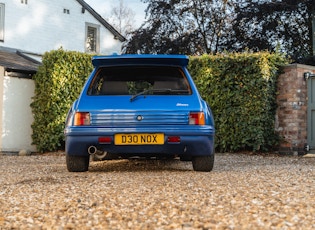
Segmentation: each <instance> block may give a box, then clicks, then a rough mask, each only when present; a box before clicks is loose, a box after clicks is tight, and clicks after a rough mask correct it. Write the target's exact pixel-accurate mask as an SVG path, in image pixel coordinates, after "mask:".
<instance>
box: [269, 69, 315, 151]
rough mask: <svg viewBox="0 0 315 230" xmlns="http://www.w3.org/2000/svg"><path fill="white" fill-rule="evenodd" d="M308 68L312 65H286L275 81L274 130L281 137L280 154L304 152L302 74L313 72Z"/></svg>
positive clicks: (305, 109) (304, 116) (304, 82)
mask: <svg viewBox="0 0 315 230" xmlns="http://www.w3.org/2000/svg"><path fill="white" fill-rule="evenodd" d="M311 69H312V67H311V66H306V65H300V64H292V65H289V66H286V67H285V69H284V71H285V72H284V73H283V74H281V75H280V76H279V78H278V96H277V104H278V108H277V113H276V125H275V130H276V131H277V132H278V133H279V135H280V138H281V139H280V145H279V152H280V153H285V154H295V155H296V154H303V153H304V146H305V144H306V143H307V83H306V81H305V79H304V75H303V74H304V72H312V70H311ZM313 69H314V67H313Z"/></svg>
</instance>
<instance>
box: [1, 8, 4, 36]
mask: <svg viewBox="0 0 315 230" xmlns="http://www.w3.org/2000/svg"><path fill="white" fill-rule="evenodd" d="M0 41H4V4H3V3H0Z"/></svg>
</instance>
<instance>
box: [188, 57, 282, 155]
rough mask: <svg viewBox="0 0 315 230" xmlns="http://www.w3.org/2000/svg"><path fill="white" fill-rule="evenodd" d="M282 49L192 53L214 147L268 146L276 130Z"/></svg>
mask: <svg viewBox="0 0 315 230" xmlns="http://www.w3.org/2000/svg"><path fill="white" fill-rule="evenodd" d="M286 63H287V61H286V59H285V58H284V57H283V56H282V55H280V54H271V53H268V52H261V53H242V54H240V53H231V54H221V55H204V56H202V57H192V58H191V60H190V64H189V71H190V73H191V75H192V76H193V78H194V80H195V83H196V85H197V87H198V89H199V91H200V94H201V95H202V97H203V98H204V99H205V100H206V101H207V102H208V104H209V105H210V107H211V108H212V112H213V114H214V120H215V125H216V151H219V152H226V151H232V152H234V151H240V150H250V151H258V150H261V151H267V150H270V149H272V147H274V146H275V145H276V144H277V143H278V140H279V137H278V135H277V133H275V131H274V130H275V113H276V106H277V105H276V93H277V84H276V83H277V79H278V76H279V74H280V72H281V67H282V66H283V65H284V64H286Z"/></svg>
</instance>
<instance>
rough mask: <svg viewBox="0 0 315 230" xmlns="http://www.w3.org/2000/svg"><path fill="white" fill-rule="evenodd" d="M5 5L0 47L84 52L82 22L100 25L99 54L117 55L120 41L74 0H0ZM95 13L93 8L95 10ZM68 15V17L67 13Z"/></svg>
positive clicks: (83, 23) (83, 27)
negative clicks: (24, 0)
mask: <svg viewBox="0 0 315 230" xmlns="http://www.w3.org/2000/svg"><path fill="white" fill-rule="evenodd" d="M1 3H4V4H5V26H4V41H3V42H0V46H5V47H11V48H16V49H21V50H24V51H30V52H33V53H39V54H42V53H44V52H46V51H50V50H53V49H59V48H60V47H63V49H65V50H76V51H80V52H85V36H86V34H85V27H86V23H90V24H94V25H99V26H100V53H101V54H112V53H114V52H115V53H120V51H121V42H120V41H119V40H117V39H114V35H113V34H112V33H111V32H110V31H109V30H107V29H106V28H105V27H104V26H103V25H101V24H100V22H99V21H98V20H96V19H95V18H94V17H93V16H92V15H91V14H90V13H89V12H88V11H87V10H85V12H84V13H82V6H81V5H80V4H79V3H78V2H77V1H76V0H53V1H51V0H28V1H27V4H25V3H21V0H1ZM96 10H97V9H96ZM67 12H69V14H68V13H67Z"/></svg>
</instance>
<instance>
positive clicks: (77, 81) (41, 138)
mask: <svg viewBox="0 0 315 230" xmlns="http://www.w3.org/2000/svg"><path fill="white" fill-rule="evenodd" d="M91 58H92V56H91V55H88V54H83V53H79V52H72V51H64V50H62V49H59V50H55V51H51V52H47V53H45V54H44V56H43V61H42V65H41V66H40V67H39V69H38V72H37V74H36V75H35V76H34V80H35V96H34V98H33V102H32V104H31V108H32V111H33V114H34V122H33V124H32V128H33V134H32V139H33V144H35V145H36V146H37V149H38V151H41V152H43V151H54V150H58V149H62V148H63V143H64V135H63V129H64V122H65V119H66V115H67V112H68V110H69V108H70V106H71V104H72V103H73V101H74V100H75V99H76V98H77V97H78V96H79V94H80V92H81V89H82V86H83V84H84V82H85V81H86V79H87V77H88V76H89V74H90V72H91V71H92V69H93V66H92V63H91Z"/></svg>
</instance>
